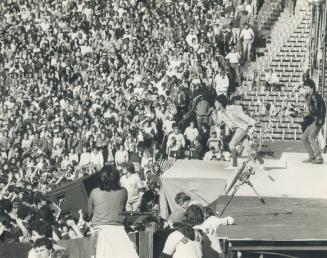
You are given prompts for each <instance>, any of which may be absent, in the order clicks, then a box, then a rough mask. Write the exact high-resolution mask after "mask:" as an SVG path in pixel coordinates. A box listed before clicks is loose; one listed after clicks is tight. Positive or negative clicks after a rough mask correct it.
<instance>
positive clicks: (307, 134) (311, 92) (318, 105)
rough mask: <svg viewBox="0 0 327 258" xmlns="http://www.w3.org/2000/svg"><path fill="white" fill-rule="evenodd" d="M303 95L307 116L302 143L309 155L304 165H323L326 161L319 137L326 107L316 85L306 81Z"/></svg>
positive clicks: (304, 120) (303, 124)
mask: <svg viewBox="0 0 327 258" xmlns="http://www.w3.org/2000/svg"><path fill="white" fill-rule="evenodd" d="M303 93H304V97H305V103H306V109H307V115H305V116H304V118H303V123H302V132H303V134H302V143H303V144H304V146H305V148H306V149H307V151H308V153H309V159H307V160H304V161H303V162H304V163H312V164H322V163H324V160H323V158H322V156H321V151H320V147H319V143H318V141H317V135H318V133H319V131H320V129H321V128H322V126H323V125H324V123H325V118H326V106H325V103H324V100H323V98H322V97H321V95H320V94H319V93H318V92H317V91H316V86H315V84H314V83H307V81H304V85H303Z"/></svg>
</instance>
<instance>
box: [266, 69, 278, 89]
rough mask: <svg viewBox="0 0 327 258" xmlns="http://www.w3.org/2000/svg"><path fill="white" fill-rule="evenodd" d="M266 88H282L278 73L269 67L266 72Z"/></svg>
mask: <svg viewBox="0 0 327 258" xmlns="http://www.w3.org/2000/svg"><path fill="white" fill-rule="evenodd" d="M265 89H266V90H268V91H271V90H280V84H279V79H278V77H277V74H276V73H275V72H274V71H273V69H269V71H268V73H266V76H265Z"/></svg>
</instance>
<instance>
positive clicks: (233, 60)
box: [225, 47, 241, 86]
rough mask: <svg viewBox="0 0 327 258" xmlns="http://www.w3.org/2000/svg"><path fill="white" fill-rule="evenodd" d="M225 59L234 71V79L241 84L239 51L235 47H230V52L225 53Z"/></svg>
mask: <svg viewBox="0 0 327 258" xmlns="http://www.w3.org/2000/svg"><path fill="white" fill-rule="evenodd" d="M225 59H226V60H228V62H229V65H230V67H231V68H232V71H234V73H235V79H236V81H237V83H238V85H239V86H241V73H240V60H241V55H240V53H239V52H237V51H236V48H235V47H232V48H231V52H230V53H228V54H227V55H226V57H225Z"/></svg>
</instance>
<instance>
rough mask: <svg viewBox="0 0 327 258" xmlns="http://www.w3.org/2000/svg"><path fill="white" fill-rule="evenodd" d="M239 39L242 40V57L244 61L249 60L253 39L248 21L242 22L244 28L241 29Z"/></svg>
mask: <svg viewBox="0 0 327 258" xmlns="http://www.w3.org/2000/svg"><path fill="white" fill-rule="evenodd" d="M240 39H241V40H243V43H242V45H243V58H244V61H250V60H251V58H250V57H251V49H252V44H253V40H254V32H253V30H252V29H251V28H250V26H249V24H248V23H245V24H244V29H243V30H242V31H241V35H240Z"/></svg>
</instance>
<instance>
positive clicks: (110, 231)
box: [95, 225, 139, 258]
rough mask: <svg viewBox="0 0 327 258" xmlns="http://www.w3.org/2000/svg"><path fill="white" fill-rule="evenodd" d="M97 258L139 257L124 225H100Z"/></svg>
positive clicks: (98, 228)
mask: <svg viewBox="0 0 327 258" xmlns="http://www.w3.org/2000/svg"><path fill="white" fill-rule="evenodd" d="M96 230H98V239H97V244H96V256H95V257H96V258H139V256H138V254H137V253H136V250H135V248H134V246H133V243H132V241H131V240H130V239H129V237H128V235H127V233H126V232H125V229H124V226H113V225H104V226H98V227H97V229H96Z"/></svg>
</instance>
